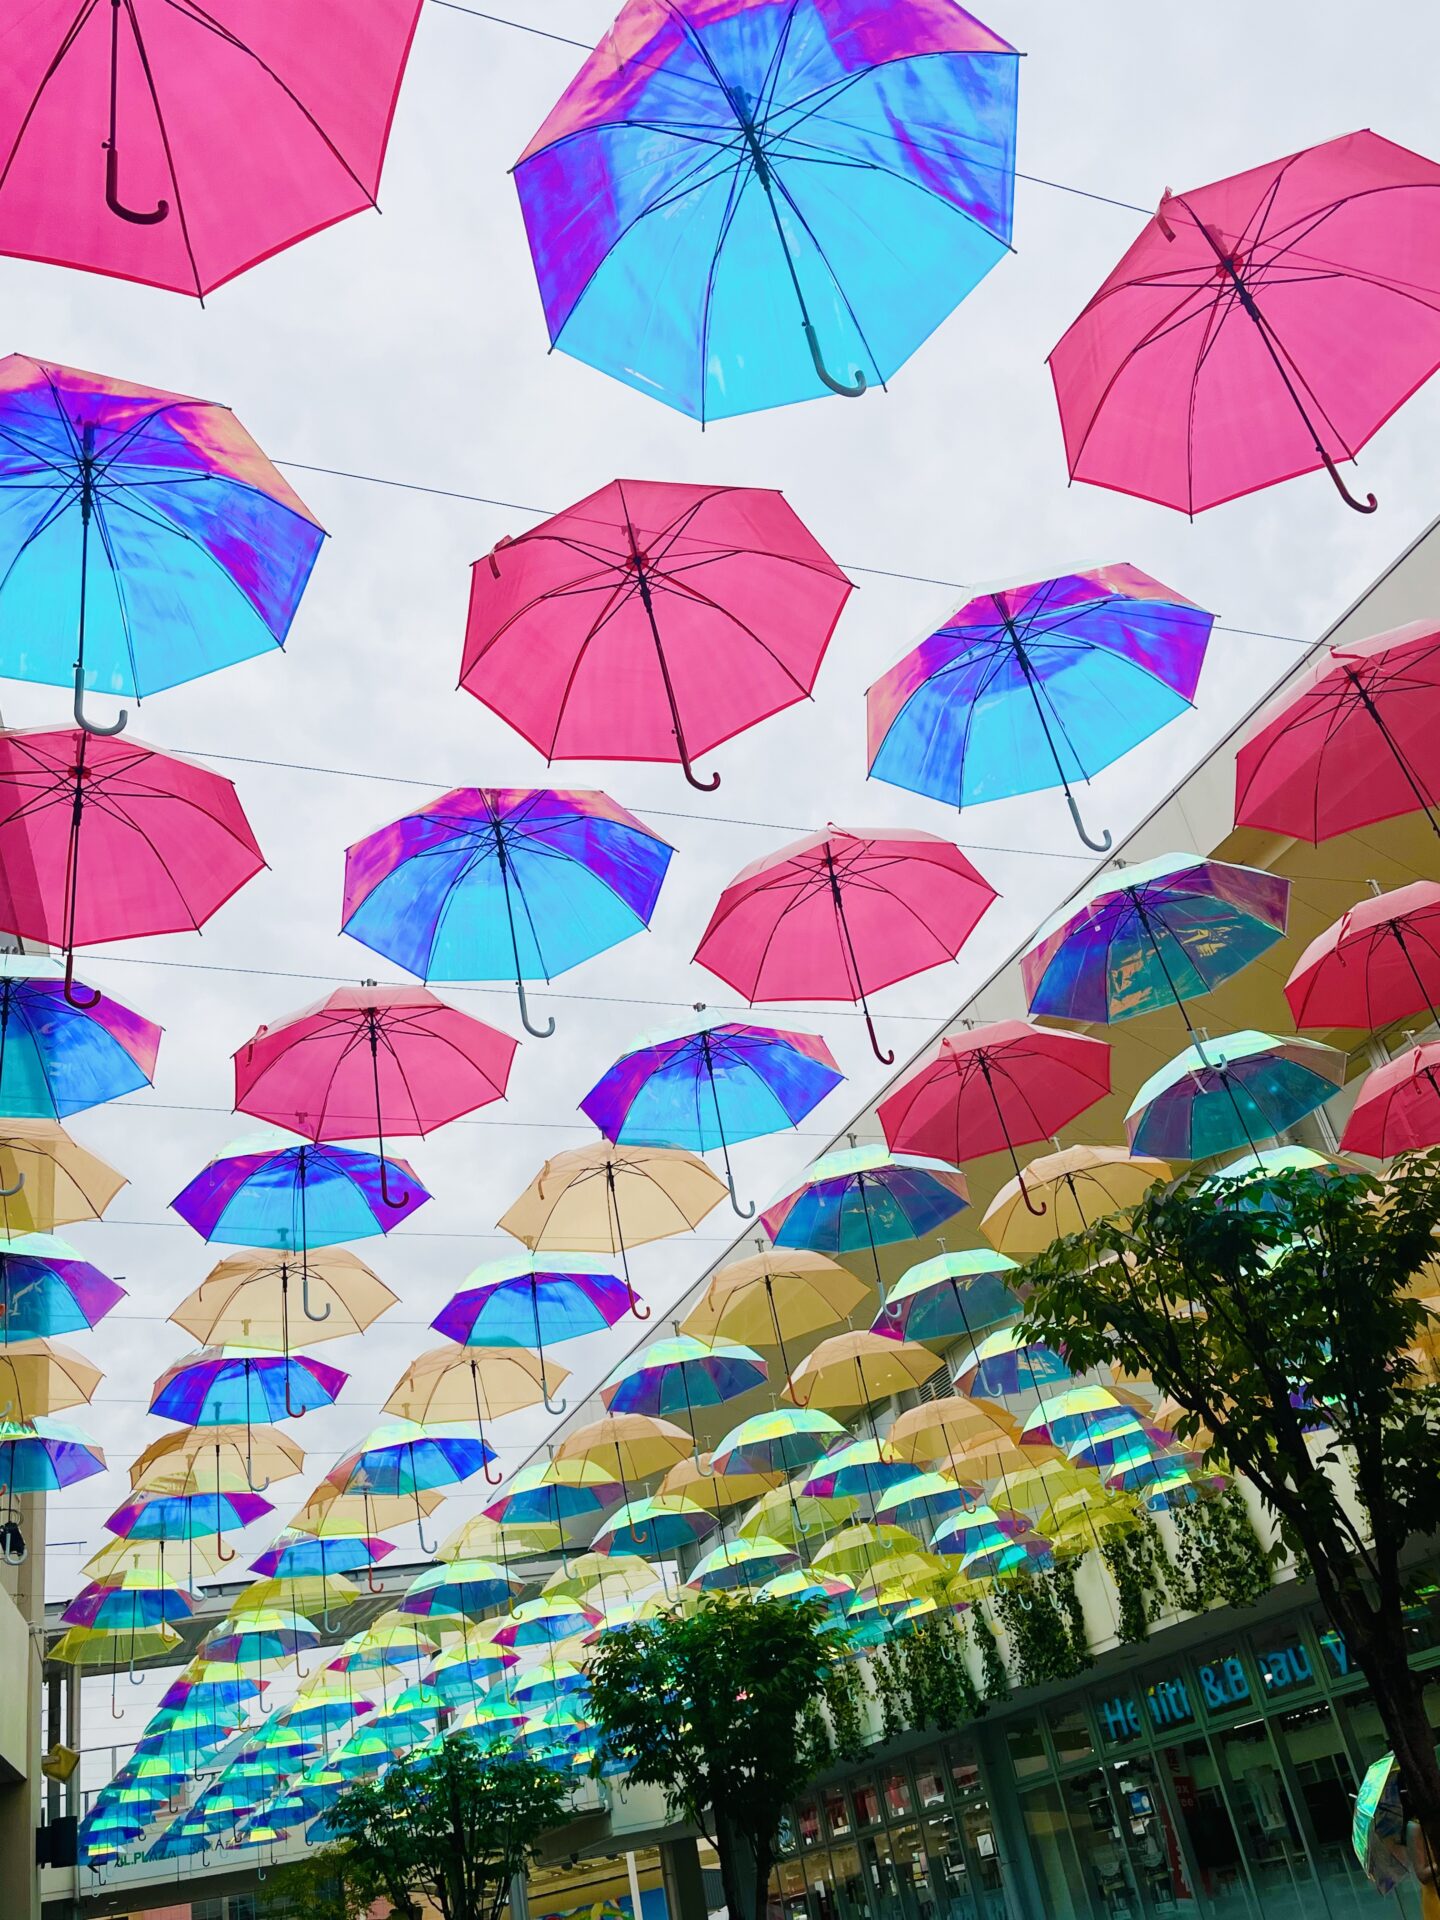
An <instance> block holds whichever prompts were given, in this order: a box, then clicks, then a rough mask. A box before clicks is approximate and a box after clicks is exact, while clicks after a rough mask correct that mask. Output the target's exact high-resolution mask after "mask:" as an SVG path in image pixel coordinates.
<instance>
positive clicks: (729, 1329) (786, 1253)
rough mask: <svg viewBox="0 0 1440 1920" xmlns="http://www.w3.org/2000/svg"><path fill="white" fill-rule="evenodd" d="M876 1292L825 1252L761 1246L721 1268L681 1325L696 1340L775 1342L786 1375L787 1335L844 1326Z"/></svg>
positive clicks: (768, 1344) (802, 1336)
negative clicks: (721, 1338) (722, 1338)
mask: <svg viewBox="0 0 1440 1920" xmlns="http://www.w3.org/2000/svg"><path fill="white" fill-rule="evenodd" d="M874 1292H875V1289H874V1288H873V1287H872V1286H870V1285H869V1284H868V1283H867V1282H865V1281H862V1280H857V1279H856V1277H855V1275H854V1274H853V1273H851V1272H850V1270H849V1269H848V1268H847V1267H842V1266H841V1265H840V1264H839V1262H838V1261H835V1260H829V1259H827V1258H826V1257H825V1255H824V1254H823V1253H811V1252H810V1251H809V1250H808V1249H807V1248H804V1247H770V1248H766V1247H763V1246H762V1248H761V1251H760V1252H758V1253H756V1254H752V1255H751V1256H750V1258H749V1259H746V1260H732V1261H731V1262H730V1264H729V1265H728V1266H724V1267H721V1269H720V1271H719V1272H718V1273H717V1274H715V1275H714V1277H713V1278H712V1279H711V1281H710V1284H709V1285H708V1286H707V1287H706V1289H705V1291H704V1293H703V1294H702V1295H701V1296H700V1298H699V1300H697V1301H696V1303H695V1305H694V1306H693V1307H692V1308H691V1309H690V1312H689V1313H688V1314H687V1315H686V1316H685V1319H684V1321H683V1322H682V1323H681V1324H682V1330H683V1331H684V1332H685V1333H689V1334H693V1335H695V1336H696V1338H698V1339H714V1338H715V1337H716V1336H718V1335H723V1336H724V1337H725V1338H727V1339H730V1340H744V1341H746V1342H748V1343H749V1344H750V1345H751V1346H760V1347H771V1346H773V1347H775V1348H777V1349H778V1350H779V1354H780V1361H781V1365H782V1366H783V1367H784V1369H785V1372H786V1373H787V1374H788V1373H789V1371H790V1358H789V1355H788V1353H787V1352H786V1349H785V1343H786V1341H787V1340H803V1339H806V1338H808V1336H809V1335H810V1334H812V1333H823V1332H824V1330H825V1329H826V1328H827V1327H838V1326H842V1325H843V1324H844V1322H845V1321H846V1320H848V1319H849V1318H850V1316H851V1314H852V1313H854V1312H855V1310H856V1309H857V1307H860V1306H862V1305H864V1304H866V1303H867V1302H868V1301H869V1300H870V1299H871V1298H872V1297H873V1295H874Z"/></svg>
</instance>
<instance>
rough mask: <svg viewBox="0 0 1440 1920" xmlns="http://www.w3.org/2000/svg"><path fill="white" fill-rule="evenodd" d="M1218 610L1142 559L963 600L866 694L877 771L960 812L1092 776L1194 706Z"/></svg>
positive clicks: (1101, 846) (1076, 816) (1075, 811)
mask: <svg viewBox="0 0 1440 1920" xmlns="http://www.w3.org/2000/svg"><path fill="white" fill-rule="evenodd" d="M1213 624H1214V616H1213V615H1212V614H1208V613H1204V612H1202V611H1201V609H1200V608H1199V607H1197V606H1195V605H1193V604H1192V603H1191V602H1190V601H1189V600H1186V599H1184V598H1183V597H1182V596H1181V595H1180V594H1178V593H1173V592H1172V591H1171V590H1170V588H1169V587H1165V586H1162V585H1161V584H1160V582H1159V581H1158V580H1153V579H1151V577H1150V575H1149V574H1148V573H1142V572H1141V571H1140V569H1139V568H1138V567H1131V566H1123V565H1122V566H1113V567H1099V568H1095V569H1094V570H1092V571H1090V572H1086V573H1070V574H1063V575H1061V576H1060V577H1059V578H1058V579H1053V580H1038V581H1034V582H1032V583H1030V584H1029V585H1026V586H1019V587H1006V588H1004V589H1002V590H1001V591H999V592H996V593H986V594H982V595H980V596H979V597H978V598H977V599H973V600H967V601H965V602H964V603H963V604H962V605H961V606H960V607H959V608H957V610H956V611H955V612H954V613H953V614H951V616H950V618H949V619H948V620H947V621H946V622H945V624H944V625H943V626H942V627H940V628H939V629H938V630H937V631H936V632H934V633H932V634H931V635H930V637H929V639H927V640H922V641H921V643H920V645H919V646H918V647H916V648H915V650H914V651H913V652H912V653H908V654H907V655H906V656H905V658H904V659H903V660H901V661H900V662H899V664H898V665H896V666H894V667H892V668H891V669H890V671H889V672H888V673H886V674H884V675H883V676H882V677H881V678H880V679H879V680H877V681H876V682H875V684H874V685H873V686H872V687H871V688H870V691H869V693H868V694H867V695H866V705H867V710H868V731H869V745H870V772H871V774H872V776H873V777H874V778H876V779H878V780H887V781H889V782H890V784H891V785H892V786H897V787H904V788H906V789H908V790H909V791H910V792H911V793H923V794H927V795H928V796H929V797H930V798H931V799H932V800H941V801H944V803H945V804H946V805H947V806H952V807H955V808H957V809H959V808H961V807H964V806H966V805H971V804H973V803H974V802H976V801H981V800H1001V799H1006V798H1009V797H1010V796H1012V795H1014V794H1019V793H1034V792H1037V791H1039V790H1040V789H1042V788H1046V787H1054V786H1056V785H1059V786H1061V787H1063V788H1064V790H1065V798H1066V801H1067V802H1068V804H1069V808H1070V817H1071V819H1072V820H1073V821H1074V823H1075V829H1076V832H1077V833H1079V835H1080V837H1081V839H1082V840H1084V841H1085V844H1086V845H1087V846H1090V847H1094V848H1095V850H1096V852H1098V853H1104V852H1107V851H1108V850H1109V847H1110V835H1109V834H1108V833H1106V834H1105V836H1104V838H1103V840H1099V841H1095V840H1091V839H1090V838H1089V837H1088V835H1087V834H1086V832H1085V829H1084V826H1083V825H1082V823H1081V819H1080V809H1079V807H1078V805H1077V804H1076V800H1075V795H1074V793H1073V792H1072V791H1071V787H1072V783H1076V782H1079V781H1081V780H1089V779H1091V778H1092V777H1093V776H1094V775H1095V774H1097V773H1099V772H1100V771H1101V770H1102V769H1103V768H1105V767H1108V766H1109V765H1110V764H1111V762H1112V761H1115V760H1118V759H1119V758H1120V756H1121V755H1122V754H1124V753H1128V752H1129V750H1130V749H1131V748H1132V747H1135V746H1138V745H1139V744H1140V742H1141V741H1142V740H1148V739H1149V738H1150V736H1151V734H1153V733H1156V732H1158V731H1159V729H1160V728H1161V727H1163V726H1164V725H1166V723H1167V722H1168V721H1171V720H1173V719H1175V718H1176V717H1177V715H1179V714H1181V713H1184V712H1185V710H1186V708H1187V707H1189V706H1190V705H1191V704H1192V703H1193V701H1194V697H1195V689H1196V686H1197V684H1198V683H1199V679H1200V669H1201V668H1202V666H1203V665H1204V663H1205V649H1206V646H1207V644H1208V642H1209V638H1210V629H1211V627H1212V625H1213Z"/></svg>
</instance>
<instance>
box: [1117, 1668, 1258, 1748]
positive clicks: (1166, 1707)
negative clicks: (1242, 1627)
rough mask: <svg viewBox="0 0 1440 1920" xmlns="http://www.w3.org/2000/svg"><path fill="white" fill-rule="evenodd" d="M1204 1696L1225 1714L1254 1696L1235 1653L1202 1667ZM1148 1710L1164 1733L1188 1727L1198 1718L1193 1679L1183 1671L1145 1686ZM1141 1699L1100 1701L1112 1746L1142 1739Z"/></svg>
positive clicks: (1131, 1696)
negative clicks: (1191, 1684)
mask: <svg viewBox="0 0 1440 1920" xmlns="http://www.w3.org/2000/svg"><path fill="white" fill-rule="evenodd" d="M1195 1677H1196V1679H1197V1681H1198V1682H1199V1687H1200V1697H1201V1699H1202V1700H1203V1701H1204V1704H1205V1705H1206V1706H1207V1707H1208V1708H1209V1710H1210V1711H1211V1712H1212V1713H1224V1712H1226V1711H1228V1709H1229V1708H1231V1707H1238V1706H1243V1705H1244V1704H1245V1702H1246V1701H1247V1700H1248V1699H1249V1698H1250V1682H1249V1681H1248V1680H1247V1679H1246V1677H1245V1669H1244V1667H1243V1666H1242V1665H1241V1663H1240V1661H1239V1660H1238V1659H1237V1658H1236V1656H1235V1655H1234V1654H1227V1655H1226V1656H1225V1657H1224V1658H1222V1659H1218V1660H1213V1661H1210V1662H1208V1663H1207V1664H1206V1665H1204V1666H1201V1667H1198V1668H1197V1669H1196V1675H1195ZM1143 1698H1144V1702H1145V1710H1146V1712H1147V1713H1148V1715H1149V1720H1150V1725H1151V1726H1152V1727H1153V1728H1154V1729H1155V1730H1156V1732H1159V1733H1163V1732H1165V1731H1167V1730H1168V1729H1169V1728H1171V1727H1183V1726H1188V1725H1189V1724H1190V1723H1191V1722H1192V1721H1193V1720H1194V1718H1195V1704H1194V1701H1193V1699H1192V1697H1191V1690H1190V1682H1189V1681H1188V1680H1187V1679H1186V1678H1185V1677H1184V1676H1183V1675H1182V1674H1178V1673H1177V1674H1172V1675H1170V1676H1169V1677H1168V1678H1166V1679H1164V1680H1156V1681H1155V1682H1154V1683H1153V1684H1152V1685H1151V1686H1148V1687H1147V1688H1146V1689H1145V1693H1144V1696H1143ZM1140 1715H1141V1708H1140V1702H1139V1700H1137V1698H1136V1696H1135V1695H1134V1694H1133V1693H1117V1694H1113V1695H1112V1696H1111V1697H1110V1699H1108V1700H1102V1701H1101V1702H1100V1726H1101V1731H1102V1732H1103V1734H1104V1737H1105V1739H1106V1740H1107V1741H1109V1742H1110V1743H1111V1744H1112V1745H1114V1744H1118V1743H1119V1742H1122V1741H1125V1740H1138V1739H1139V1737H1140V1734H1141V1731H1142V1721H1141V1717H1140Z"/></svg>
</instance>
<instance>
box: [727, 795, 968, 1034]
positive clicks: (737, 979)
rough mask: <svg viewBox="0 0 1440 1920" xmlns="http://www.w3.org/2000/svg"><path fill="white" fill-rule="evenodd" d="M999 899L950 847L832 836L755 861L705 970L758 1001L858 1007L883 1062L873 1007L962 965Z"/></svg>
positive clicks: (910, 838) (834, 830)
mask: <svg viewBox="0 0 1440 1920" xmlns="http://www.w3.org/2000/svg"><path fill="white" fill-rule="evenodd" d="M995 898H996V894H995V889H994V888H993V887H992V886H991V885H990V883H989V882H988V881H987V880H986V879H984V878H983V877H982V875H981V874H979V873H978V872H977V871H976V870H975V868H974V867H973V866H972V865H971V864H970V862H969V860H967V859H966V857H965V855H964V854H963V853H962V852H961V851H960V849H959V848H958V847H956V846H952V845H951V843H950V842H949V841H948V840H939V839H937V838H936V837H935V835H933V834H929V833H919V832H913V831H912V832H908V833H903V832H896V831H891V830H880V831H877V832H873V833H871V832H855V833H852V832H847V831H844V830H842V829H841V828H839V827H831V828H829V829H828V830H827V831H826V832H825V833H815V834H811V835H809V836H808V838H806V839H804V840H795V841H792V842H791V844H790V845H789V846H786V847H782V848H781V849H780V851H779V852H778V853H772V854H767V855H765V856H764V857H763V858H762V859H759V860H755V861H752V862H751V864H750V865H749V866H748V867H746V868H745V869H744V870H743V871H742V872H740V873H738V874H737V875H736V876H735V878H734V879H733V880H732V881H731V882H730V885H729V886H728V887H726V889H725V891H724V892H723V893H722V894H721V896H720V898H719V900H718V901H717V902H716V905H715V911H714V912H713V913H712V914H711V916H710V923H709V925H708V926H707V927H706V929H705V932H704V935H703V936H702V938H701V941H700V945H699V946H698V947H697V948H696V950H695V958H696V959H697V960H698V961H699V962H700V964H701V965H702V966H703V967H708V968H709V970H710V972H711V973H713V974H715V975H716V976H717V977H718V978H719V979H721V980H723V981H725V982H726V984H727V985H728V986H731V987H734V988H735V990H736V991H737V992H738V993H742V994H744V996H745V998H746V999H747V1000H749V1001H750V1002H751V1003H752V1004H753V1003H754V1002H755V1001H757V1000H792V999H808V1000H848V1001H850V1002H852V1003H855V1002H858V1003H859V1006H860V1008H861V1010H862V1011H863V1013H864V1015H865V1024H866V1029H867V1031H868V1032H869V1035H870V1044H871V1046H872V1047H873V1049H874V1051H875V1054H876V1057H877V1058H878V1059H879V1060H880V1061H882V1062H883V1063H884V1064H885V1065H889V1064H890V1063H891V1062H892V1061H893V1060H894V1058H895V1056H894V1054H893V1053H885V1052H883V1051H882V1050H881V1047H880V1042H879V1040H878V1038H877V1037H876V1033H875V1023H874V1021H873V1020H872V1019H871V1016H870V1004H869V999H868V996H869V995H870V994H872V993H878V992H879V991H880V989H881V988H882V987H888V986H892V985H893V984H894V983H895V982H896V981H897V980H908V979H910V978H911V977H912V976H913V975H914V974H917V973H923V972H925V971H926V969H927V968H929V967H938V966H940V965H941V964H942V963H943V962H944V961H946V960H953V959H954V958H955V957H956V955H957V954H958V953H959V952H960V949H961V948H962V947H963V946H964V944H965V942H966V941H967V940H968V939H969V937H970V935H971V934H972V933H973V932H974V930H975V928H976V926H977V925H978V923H979V921H980V919H981V917H982V916H983V914H984V913H985V911H986V909H987V908H988V907H989V906H990V904H991V902H992V901H993V900H994V899H995Z"/></svg>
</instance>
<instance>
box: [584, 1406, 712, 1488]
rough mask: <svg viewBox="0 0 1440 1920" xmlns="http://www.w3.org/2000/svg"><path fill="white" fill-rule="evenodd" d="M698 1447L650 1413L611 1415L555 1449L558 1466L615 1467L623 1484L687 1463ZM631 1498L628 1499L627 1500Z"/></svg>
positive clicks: (617, 1475)
mask: <svg viewBox="0 0 1440 1920" xmlns="http://www.w3.org/2000/svg"><path fill="white" fill-rule="evenodd" d="M693 1444H694V1443H693V1442H692V1441H691V1438H690V1436H689V1434H688V1433H686V1432H684V1431H683V1429H681V1428H680V1427H677V1426H674V1425H673V1424H672V1423H671V1422H670V1421H669V1420H661V1419H658V1418H657V1417H656V1416H655V1415H653V1414H649V1413H607V1414H606V1415H605V1417H604V1419H602V1420H592V1421H591V1422H590V1424H589V1425H588V1426H584V1427H576V1428H575V1430H574V1431H573V1432H572V1433H567V1434H566V1435H565V1437H564V1439H563V1440H561V1441H560V1442H559V1443H558V1445H557V1446H556V1448H555V1464H556V1465H557V1466H559V1465H560V1464H561V1463H562V1462H563V1461H566V1460H584V1461H590V1462H593V1463H594V1464H595V1465H597V1466H600V1467H607V1468H608V1467H610V1466H612V1465H613V1466H614V1469H615V1478H616V1479H617V1480H619V1481H621V1482H622V1483H627V1484H628V1483H630V1482H633V1481H637V1480H649V1479H651V1478H652V1477H653V1476H654V1475H655V1474H657V1473H665V1472H666V1471H668V1469H669V1468H671V1467H673V1466H674V1465H675V1463H676V1461H677V1460H683V1459H684V1458H685V1457H686V1455H687V1454H688V1453H689V1452H690V1450H691V1447H692V1445H693ZM627 1497H628V1496H627Z"/></svg>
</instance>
